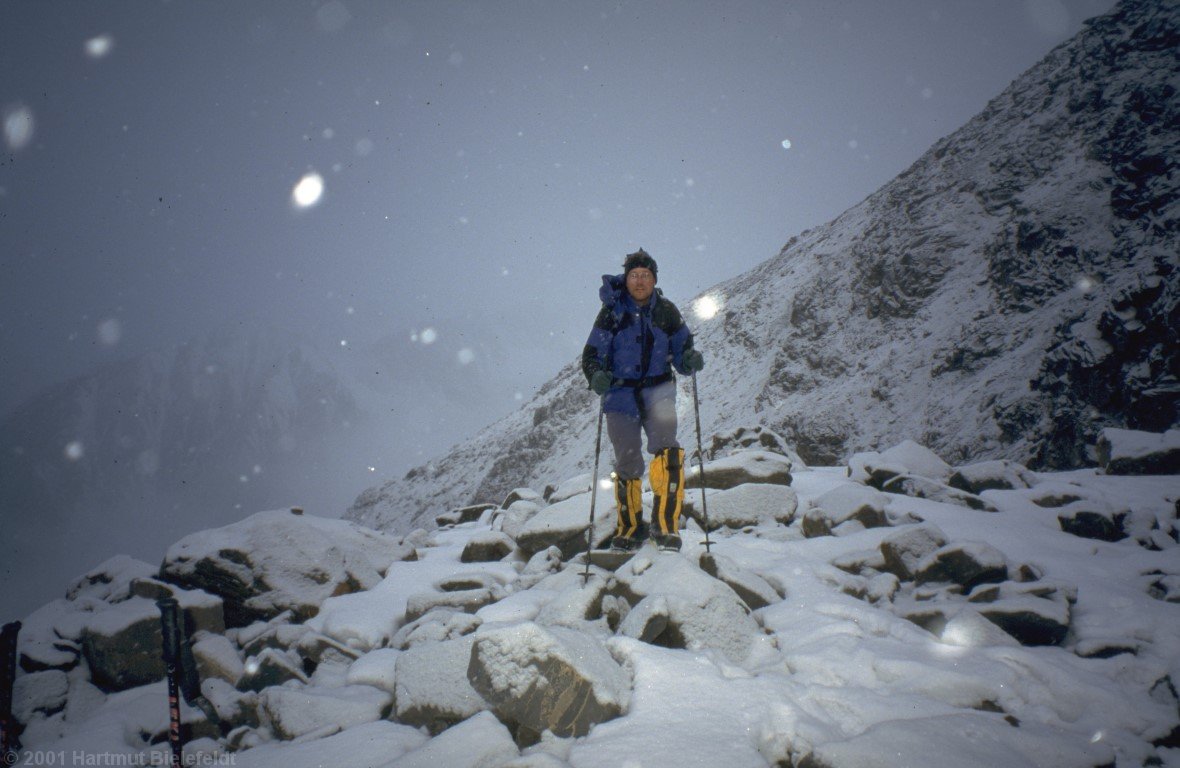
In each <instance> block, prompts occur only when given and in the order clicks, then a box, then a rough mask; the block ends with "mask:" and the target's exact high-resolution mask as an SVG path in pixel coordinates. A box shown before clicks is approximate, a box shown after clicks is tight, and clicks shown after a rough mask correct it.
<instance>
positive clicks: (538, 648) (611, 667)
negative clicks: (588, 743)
mask: <svg viewBox="0 0 1180 768" xmlns="http://www.w3.org/2000/svg"><path fill="white" fill-rule="evenodd" d="M467 676H468V678H469V679H470V680H471V683H472V685H473V686H474V687H475V689H476V690H478V691H479V692H480V693H481V694H482V695H483V697H484V698H486V699H487V700H488V701H489V702H491V704H492V706H493V707H494V708H495V712H496V714H497V716H498V717H499V718H500V720H501V721H503V722H505V723H509V724H510V726H511V727H514V728H515V729H516V730H517V739H518V740H521V739H522V734H521V731H522V730H523V731H525V732H526V733H527V734H529V735H531V736H532V739H530V740H535V739H536V738H539V737H540V735H541V734H542V733H544V732H545V731H549V732H551V733H553V734H555V735H557V736H562V737H567V736H585V735H586V733H588V732H589V730H590V729H591V728H592V727H593V726H594V725H596V724H598V723H601V722H604V721H607V720H611V719H613V718H615V717H618V716H619V715H621V714H623V713H624V712H626V710H627V704H628V702H629V701H630V696H631V680H630V676H629V675H628V674H627V672H626V671H625V670H624V669H623V668H622V667H620V666H619V664H618V662H616V661H615V660H614V659H613V658H611V655H610V653H609V652H608V651H607V650H606V648H604V647H603V646H602V645H601V644H600V643H599V642H598V640H596V639H595V638H593V637H590V636H588V635H586V634H583V633H581V632H577V631H575V630H571V629H568V628H565V627H552V626H551V627H542V626H540V625H538V624H535V623H532V622H526V623H523V624H517V625H514V626H508V627H502V628H499V629H494V630H490V631H487V632H483V633H480V634H478V635H476V636H475V638H474V646H473V648H472V651H471V663H470V666H469V667H468V670H467Z"/></svg>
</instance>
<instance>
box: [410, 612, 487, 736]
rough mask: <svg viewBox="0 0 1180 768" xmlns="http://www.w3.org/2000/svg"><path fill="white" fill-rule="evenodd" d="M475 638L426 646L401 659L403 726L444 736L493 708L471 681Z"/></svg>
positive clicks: (425, 644)
mask: <svg viewBox="0 0 1180 768" xmlns="http://www.w3.org/2000/svg"><path fill="white" fill-rule="evenodd" d="M474 642H475V637H474V636H472V635H467V636H464V637H459V638H456V639H454V640H446V641H444V642H440V643H422V644H420V645H415V646H413V647H412V648H410V649H409V650H407V651H403V652H402V653H401V654H399V655H398V657H397V662H396V670H395V672H394V679H395V686H396V692H395V700H396V702H397V719H398V721H399V722H402V723H406V724H409V725H413V726H415V727H422V728H426V729H427V730H429V731H430V732H431V733H440V732H442V731H443V730H445V729H446V728H448V727H450V726H452V725H454V724H455V723H458V722H461V721H463V720H466V719H467V718H469V717H471V716H472V715H474V714H475V713H477V712H481V711H483V710H485V709H488V708H489V705H488V703H487V702H486V701H484V698H483V696H481V695H480V691H479V690H477V689H476V688H474V687H472V684H471V682H469V680H468V674H467V666H468V662H469V661H470V660H471V649H472V645H473V643H474Z"/></svg>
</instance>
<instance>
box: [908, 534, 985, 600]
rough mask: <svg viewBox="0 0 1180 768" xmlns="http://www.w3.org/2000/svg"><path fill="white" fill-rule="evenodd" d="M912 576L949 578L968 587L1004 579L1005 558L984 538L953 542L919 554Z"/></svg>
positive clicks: (937, 579) (926, 580)
mask: <svg viewBox="0 0 1180 768" xmlns="http://www.w3.org/2000/svg"><path fill="white" fill-rule="evenodd" d="M914 577H915V581H917V583H919V584H926V583H929V582H949V583H952V584H958V585H959V586H961V587H963V589H965V590H967V589H971V588H972V587H975V586H976V585H979V584H985V583H998V582H1002V581H1006V580H1007V578H1008V562H1007V559H1006V558H1005V557H1004V553H1003V552H1000V551H999V550H998V549H996V548H995V547H993V546H992V545H990V544H987V543H985V542H981V541H970V542H955V543H952V544H947V545H946V546H943V547H939V548H938V549H937V550H935V551H934V552H931V553H930V554H929V555H927V556H926V557H924V558H922V560H921V562H919V563H918V565H917V570H916V572H915V574H914Z"/></svg>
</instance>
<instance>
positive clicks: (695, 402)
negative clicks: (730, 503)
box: [692, 371, 712, 553]
mask: <svg viewBox="0 0 1180 768" xmlns="http://www.w3.org/2000/svg"><path fill="white" fill-rule="evenodd" d="M692 409H693V412H694V413H696V417H697V460H698V461H699V462H700V463H701V514H702V515H703V516H704V518H705V526H704V527H705V552H706V553H708V552H710V549H709V547H710V546H712V542H711V541H709V504H708V502H706V501H705V449H704V448H703V447H702V445H701V401H700V398H699V397H697V372H696V371H693V372H692Z"/></svg>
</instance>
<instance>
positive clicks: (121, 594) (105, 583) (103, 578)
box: [66, 555, 160, 603]
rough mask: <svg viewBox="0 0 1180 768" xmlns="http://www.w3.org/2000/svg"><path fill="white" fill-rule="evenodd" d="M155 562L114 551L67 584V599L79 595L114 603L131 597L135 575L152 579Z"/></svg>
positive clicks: (156, 570) (154, 575) (136, 577)
mask: <svg viewBox="0 0 1180 768" xmlns="http://www.w3.org/2000/svg"><path fill="white" fill-rule="evenodd" d="M159 571H160V569H159V568H158V567H157V566H154V565H151V564H150V563H145V562H144V561H142V560H136V559H135V558H133V557H129V556H127V555H115V556H114V557H112V558H110V559H109V560H106V561H104V562H102V563H100V564H98V565H96V566H95V567H94V568H91V569H90V570H89V571H87V572H86V573H85V574H83V575H82V576H79V577H78V578H77V579H75V580H74V581H73V582H71V584H70V585H69V586H68V587H66V599H67V600H77V599H78V598H81V597H88V598H94V599H96V600H105V601H106V602H108V603H117V602H119V601H121V600H126V599H127V598H129V597H131V584H132V582H134V581H136V580H137V579H154V578H155V577H156V576H157V575H158V574H159Z"/></svg>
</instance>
